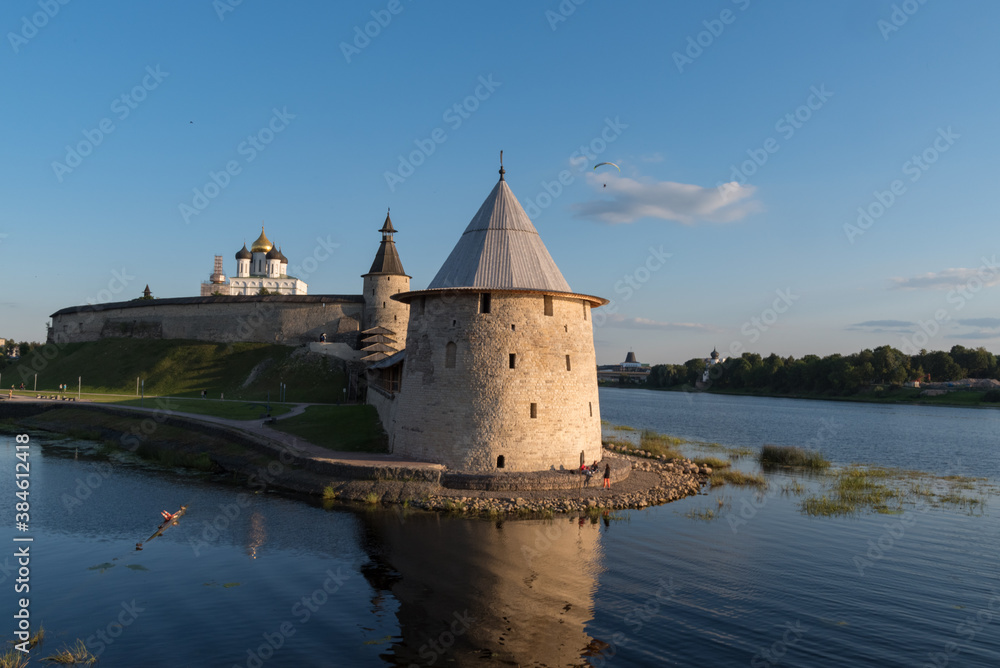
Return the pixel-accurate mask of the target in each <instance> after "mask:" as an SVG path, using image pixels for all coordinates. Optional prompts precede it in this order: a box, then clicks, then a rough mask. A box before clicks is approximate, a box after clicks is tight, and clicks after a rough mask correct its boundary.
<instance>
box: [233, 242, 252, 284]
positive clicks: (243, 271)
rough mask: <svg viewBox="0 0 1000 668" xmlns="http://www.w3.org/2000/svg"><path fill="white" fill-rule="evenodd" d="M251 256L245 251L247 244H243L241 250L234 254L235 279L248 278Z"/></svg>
mask: <svg viewBox="0 0 1000 668" xmlns="http://www.w3.org/2000/svg"><path fill="white" fill-rule="evenodd" d="M252 259H253V254H252V253H251V252H250V251H249V250H247V244H246V242H245V241H244V242H243V248H241V249H239V250H238V251H237V252H236V276H237V278H250V260H252Z"/></svg>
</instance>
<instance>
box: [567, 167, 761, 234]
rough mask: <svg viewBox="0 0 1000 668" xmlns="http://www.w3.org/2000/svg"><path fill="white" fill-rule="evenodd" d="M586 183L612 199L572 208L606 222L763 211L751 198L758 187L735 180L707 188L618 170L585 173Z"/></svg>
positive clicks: (723, 219)
mask: <svg viewBox="0 0 1000 668" xmlns="http://www.w3.org/2000/svg"><path fill="white" fill-rule="evenodd" d="M586 180H587V183H588V184H589V185H590V186H591V187H592V188H594V189H595V190H597V191H598V192H600V193H601V194H604V195H607V196H609V197H610V198H611V199H601V200H595V201H591V202H581V203H579V204H574V205H573V206H572V207H571V209H572V210H573V211H575V212H576V214H577V215H578V216H580V217H582V218H595V219H597V220H601V221H603V222H605V223H631V222H634V221H636V220H639V219H640V218H660V219H662V220H673V221H677V222H679V223H683V224H685V225H694V224H695V223H698V222H703V221H708V222H716V223H728V222H732V221H735V220H739V219H741V218H744V217H746V216H747V215H749V214H751V213H754V212H757V211H760V210H761V206H760V203H759V202H758V201H756V200H753V199H751V198H752V197H753V194H754V191H755V190H756V188H755V187H754V186H741V185H739V184H738V183H736V182H732V183H726V184H723V185H722V186H720V187H718V188H704V187H702V186H696V185H692V184H687V183H675V182H673V181H652V180H649V179H643V180H641V181H639V180H635V179H631V178H628V177H624V176H619V175H618V174H615V173H610V174H609V173H607V172H605V173H603V174H594V173H590V174H587V176H586Z"/></svg>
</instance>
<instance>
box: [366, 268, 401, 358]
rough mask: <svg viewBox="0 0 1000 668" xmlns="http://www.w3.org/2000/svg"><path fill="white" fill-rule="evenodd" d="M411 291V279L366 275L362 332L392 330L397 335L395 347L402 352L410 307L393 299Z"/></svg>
mask: <svg viewBox="0 0 1000 668" xmlns="http://www.w3.org/2000/svg"><path fill="white" fill-rule="evenodd" d="M409 289H410V277H409V276H400V275H397V274H365V277H364V291H365V294H364V297H365V319H364V322H363V323H362V324H363V326H362V328H361V330H362V331H365V330H368V329H371V328H373V327H385V328H386V329H391V330H392V331H393V332H394V333H395V335H394V336H393V337H391V338H393V339H395V340H396V341H397V345H395V346H393V347H394V348H396V349H397V350H402V349H403V346H404V345H405V344H406V327H407V321H408V319H409V310H410V309H409V307H408V306H407V305H406V304H404V303H402V302H398V301H396V300H395V299H393V298H392V296H393V295H397V294H399V293H400V292H407V291H409Z"/></svg>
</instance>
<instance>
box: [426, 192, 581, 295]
mask: <svg viewBox="0 0 1000 668" xmlns="http://www.w3.org/2000/svg"><path fill="white" fill-rule="evenodd" d="M436 288H482V289H497V290H545V291H550V292H572V290H571V289H570V287H569V284H568V283H567V282H566V279H565V278H563V275H562V273H561V272H560V271H559V267H557V266H556V263H555V261H554V260H553V259H552V256H551V255H549V251H548V249H546V248H545V244H544V243H542V238H541V237H540V236H539V235H538V230H536V229H535V226H534V225H532V224H531V220H530V219H529V218H528V214H527V213H525V212H524V208H523V207H522V206H521V203H520V202H518V201H517V198H516V197H514V193H513V192H511V189H510V187H509V186H508V185H507V182H506V181H505V180H504V179H503V174H501V176H500V181H499V182H498V183H497V185H496V187H494V188H493V191H492V192H491V193H490V194H489V196H488V197H487V198H486V201H485V202H483V205H482V206H481V207H479V211H478V212H476V215H475V216H473V217H472V222H470V223H469V226H468V227H467V228H465V232H464V233H463V234H462V237H461V238H460V239H459V240H458V243H457V244H456V245H455V248H454V249H453V250H452V251H451V255H449V256H448V259H447V260H445V262H444V265H442V267H441V269H440V270H439V271H438V273H437V275H436V276H435V277H434V280H432V281H431V283H430V285H429V286H428V288H427V289H428V290H433V289H436Z"/></svg>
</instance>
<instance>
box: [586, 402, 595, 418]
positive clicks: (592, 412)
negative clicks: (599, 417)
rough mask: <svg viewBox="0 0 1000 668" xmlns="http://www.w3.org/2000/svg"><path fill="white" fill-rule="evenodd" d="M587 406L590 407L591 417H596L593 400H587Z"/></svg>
mask: <svg viewBox="0 0 1000 668" xmlns="http://www.w3.org/2000/svg"><path fill="white" fill-rule="evenodd" d="M587 408H589V409H590V417H594V402H593V401H588V402H587Z"/></svg>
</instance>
